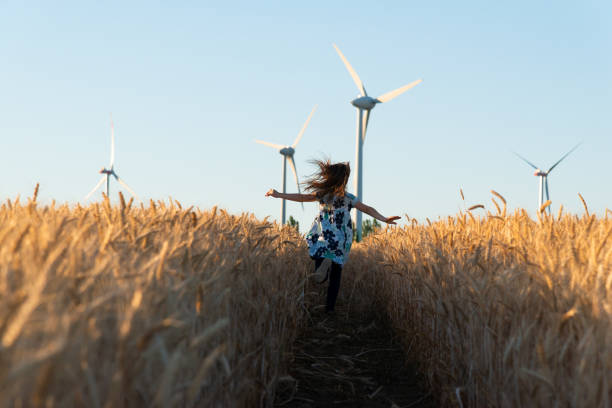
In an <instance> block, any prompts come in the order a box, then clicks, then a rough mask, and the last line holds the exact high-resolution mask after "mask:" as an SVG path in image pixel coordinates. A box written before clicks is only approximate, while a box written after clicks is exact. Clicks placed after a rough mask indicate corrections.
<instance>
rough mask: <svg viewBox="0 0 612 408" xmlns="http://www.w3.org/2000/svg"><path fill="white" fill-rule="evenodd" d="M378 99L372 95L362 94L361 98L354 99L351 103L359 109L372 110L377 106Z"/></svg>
mask: <svg viewBox="0 0 612 408" xmlns="http://www.w3.org/2000/svg"><path fill="white" fill-rule="evenodd" d="M377 103H378V101H377V100H376V99H374V98H372V97H370V96H360V97H359V98H356V99H353V100H352V101H351V105H353V106H354V107H356V108H359V109H365V110H370V109H372V108H374V106H376V104H377Z"/></svg>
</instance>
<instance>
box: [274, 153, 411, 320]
mask: <svg viewBox="0 0 612 408" xmlns="http://www.w3.org/2000/svg"><path fill="white" fill-rule="evenodd" d="M313 163H314V164H315V165H317V166H318V167H319V171H317V172H316V173H315V174H314V175H312V176H311V177H310V178H309V179H308V180H307V181H306V182H305V183H304V184H305V185H306V191H309V192H310V194H283V193H279V192H278V191H276V190H274V189H270V190H269V191H268V192H267V193H266V197H268V196H271V197H275V198H282V199H285V200H291V201H297V202H309V201H318V202H319V215H318V217H317V218H315V220H314V222H313V223H312V227H311V228H310V231H309V232H308V234H307V235H306V242H307V243H308V248H309V250H308V253H309V255H310V257H311V258H312V259H313V260H314V263H315V280H316V281H317V282H318V283H323V282H325V281H326V280H327V278H328V277H329V286H328V288H327V301H326V303H325V311H326V312H333V311H334V306H335V304H336V298H337V297H338V291H339V290H340V276H341V274H342V266H343V265H344V263H345V262H346V260H347V259H348V255H349V251H350V250H351V244H352V243H353V225H352V222H351V216H350V211H351V209H352V208H356V209H357V210H359V211H362V212H364V213H366V214H368V215H370V216H372V217H374V218H376V219H377V220H379V221H382V222H386V223H387V224H395V221H396V220H398V219H400V218H401V217H397V216H395V217H385V216H383V215H382V214H380V213H379V212H378V211H376V210H375V209H374V208H372V207H370V206H367V205H365V204H363V203H362V202H360V201H357V198H356V197H355V196H354V195H352V194H349V193H347V192H346V183H347V182H348V179H349V175H350V174H351V168H350V166H349V164H348V163H334V164H332V163H331V162H330V161H329V160H326V161H322V160H315V161H313Z"/></svg>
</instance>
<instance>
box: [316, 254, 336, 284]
mask: <svg viewBox="0 0 612 408" xmlns="http://www.w3.org/2000/svg"><path fill="white" fill-rule="evenodd" d="M331 263H332V260H331V259H329V258H325V259H323V262H321V264H320V265H319V267H318V268H317V269H315V273H314V280H315V282H317V283H323V282H325V281H326V280H327V277H328V276H329V267H330V266H331Z"/></svg>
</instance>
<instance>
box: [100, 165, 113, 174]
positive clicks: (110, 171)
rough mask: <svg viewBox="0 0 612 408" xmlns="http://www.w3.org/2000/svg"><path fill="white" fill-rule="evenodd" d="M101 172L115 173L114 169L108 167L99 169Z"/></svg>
mask: <svg viewBox="0 0 612 408" xmlns="http://www.w3.org/2000/svg"><path fill="white" fill-rule="evenodd" d="M99 173H100V174H109V175H112V174H113V173H114V171H113V169H110V170H108V169H107V168H106V167H102V168H101V169H100V171H99Z"/></svg>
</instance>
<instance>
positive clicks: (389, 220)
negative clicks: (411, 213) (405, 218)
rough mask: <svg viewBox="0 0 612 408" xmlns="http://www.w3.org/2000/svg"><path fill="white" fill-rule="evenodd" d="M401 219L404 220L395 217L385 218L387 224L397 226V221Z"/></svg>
mask: <svg viewBox="0 0 612 408" xmlns="http://www.w3.org/2000/svg"><path fill="white" fill-rule="evenodd" d="M400 218H402V217H398V216H394V217H389V218H385V222H386V223H387V224H393V225H397V223H396V222H395V221H396V220H399V219H400Z"/></svg>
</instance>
